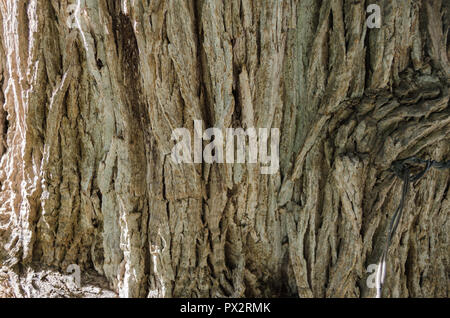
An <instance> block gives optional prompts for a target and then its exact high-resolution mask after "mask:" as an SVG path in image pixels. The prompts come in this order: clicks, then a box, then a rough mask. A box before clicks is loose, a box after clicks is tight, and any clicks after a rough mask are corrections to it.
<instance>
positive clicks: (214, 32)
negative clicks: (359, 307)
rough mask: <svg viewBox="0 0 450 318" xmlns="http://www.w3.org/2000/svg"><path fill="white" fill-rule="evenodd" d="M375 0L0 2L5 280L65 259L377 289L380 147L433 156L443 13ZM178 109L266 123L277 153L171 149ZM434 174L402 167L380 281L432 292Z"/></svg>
mask: <svg viewBox="0 0 450 318" xmlns="http://www.w3.org/2000/svg"><path fill="white" fill-rule="evenodd" d="M372 2H374V3H378V4H379V5H380V7H381V8H382V23H381V28H380V29H368V28H367V27H366V25H365V21H366V18H367V14H366V7H367V5H368V4H370V3H372ZM372 2H368V1H353V0H323V1H316V0H304V1H295V0H284V1H250V0H226V1H219V0H218V1H215V0H211V1H204V0H203V1H202V0H198V1H182V0H179V1H177V0H173V1H170V0H167V1H162V0H154V1H126V0H121V1H106V0H99V1H84V0H80V1H79V10H75V13H72V14H71V12H72V11H73V10H72V11H71V10H69V9H70V8H71V7H70V6H69V5H71V4H76V3H78V2H75V1H57V0H30V1H22V0H11V1H2V2H1V3H0V84H1V85H0V87H1V90H0V102H1V103H2V104H3V107H2V108H0V157H1V161H0V186H1V188H0V262H1V265H3V274H2V275H0V289H2V286H4V288H3V289H4V290H5V289H8V288H9V291H8V292H3V293H4V294H5V295H9V296H11V295H15V296H30V297H31V296H40V295H41V296H42V295H47V296H49V295H50V296H55V295H57V293H55V292H54V291H55V288H56V289H58V287H53V289H52V288H51V287H48V286H47V285H48V284H50V283H45V282H44V281H43V280H42V279H40V278H39V277H42V275H43V274H42V273H44V272H46V271H50V272H51V273H52V274H51V275H53V276H52V277H55V279H54V280H52V282H53V283H52V284H51V285H52V286H59V285H57V284H56V283H54V281H57V280H58V277H59V276H58V274H57V273H65V272H66V269H67V267H68V266H69V265H70V264H78V265H79V266H80V267H81V268H82V279H83V275H84V273H87V272H89V271H90V272H94V274H92V275H97V276H98V277H97V279H98V280H101V279H103V280H105V281H107V282H108V284H109V289H111V290H113V291H114V292H116V293H117V294H118V295H119V296H121V297H146V296H157V297H173V296H176V297H218V296H233V297H243V296H249V297H254V296H259V297H261V296H266V297H277V296H299V297H371V296H373V295H374V294H375V290H374V289H370V288H368V287H367V284H366V280H367V278H368V273H366V269H367V267H368V266H369V265H370V264H375V263H377V260H378V257H379V256H380V254H381V251H382V247H383V244H384V242H385V240H386V231H387V225H388V222H389V219H390V217H391V216H392V214H393V212H394V210H395V209H396V207H397V205H398V202H399V201H400V196H401V186H402V184H401V180H400V179H398V178H396V177H395V176H394V175H393V174H392V172H390V171H389V167H390V165H391V163H392V162H393V161H395V160H396V159H401V158H405V157H408V156H412V155H417V156H419V157H422V158H431V159H434V160H448V159H449V155H450V143H449V135H450V116H449V115H450V107H449V89H448V88H449V84H450V64H449V56H450V51H449V47H448V43H447V40H448V28H449V24H450V16H449V13H450V12H449V11H448V6H449V5H448V3H447V2H445V1H441V0H423V1H413V0H402V1H391V0H381V1H372ZM68 20H69V21H72V22H73V23H72V24H68V23H67V21H68ZM195 119H202V120H203V121H204V123H205V126H206V127H220V128H227V127H244V128H246V127H267V128H270V127H275V128H280V129H281V143H280V170H279V172H278V173H277V174H274V175H262V174H260V172H259V167H258V166H256V165H251V164H248V165H247V164H235V165H226V164H185V165H177V164H174V163H173V162H172V160H171V159H170V154H171V150H172V147H173V145H174V142H173V141H171V140H170V137H171V132H172V130H173V129H174V128H177V127H186V128H189V129H190V131H191V132H192V130H193V121H194V120H195ZM448 188H449V173H448V171H435V170H432V171H430V172H429V173H428V174H427V175H426V176H425V177H424V178H423V179H421V180H420V181H419V182H417V183H416V184H414V185H412V187H411V189H410V193H409V195H408V197H407V200H406V204H405V211H404V215H403V218H402V220H401V223H400V225H399V229H398V231H397V235H396V236H395V238H394V240H393V244H392V247H391V249H390V253H389V259H388V266H387V271H388V272H387V278H386V283H385V296H387V297H448V290H449V279H448V277H449V254H448V241H449V237H448V233H449V223H448V219H449V218H448V215H449V207H450V192H449V190H448ZM49 269H52V270H49ZM50 272H48V273H50ZM86 275H87V274H86ZM2 277H3V278H2ZM30 277H31V278H30ZM36 277H37V278H39V279H36V283H35V284H34V285H33V284H31V283H30V281H32V280H33V279H34V278H36ZM36 284H37V285H36ZM46 284H47V285H46ZM99 284H100V283H99ZM5 286H6V287H5ZM36 286H37V287H36ZM39 286H47V287H45V288H44V287H39ZM102 286H103V285H102ZM102 288H103V287H102ZM104 288H106V287H104ZM106 289H107V288H106ZM49 290H51V291H52V292H51V291H49ZM1 293H2V292H0V294H1ZM94 294H95V293H94ZM84 295H92V293H89V292H86V294H84ZM98 295H102V293H101V292H98Z"/></svg>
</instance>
